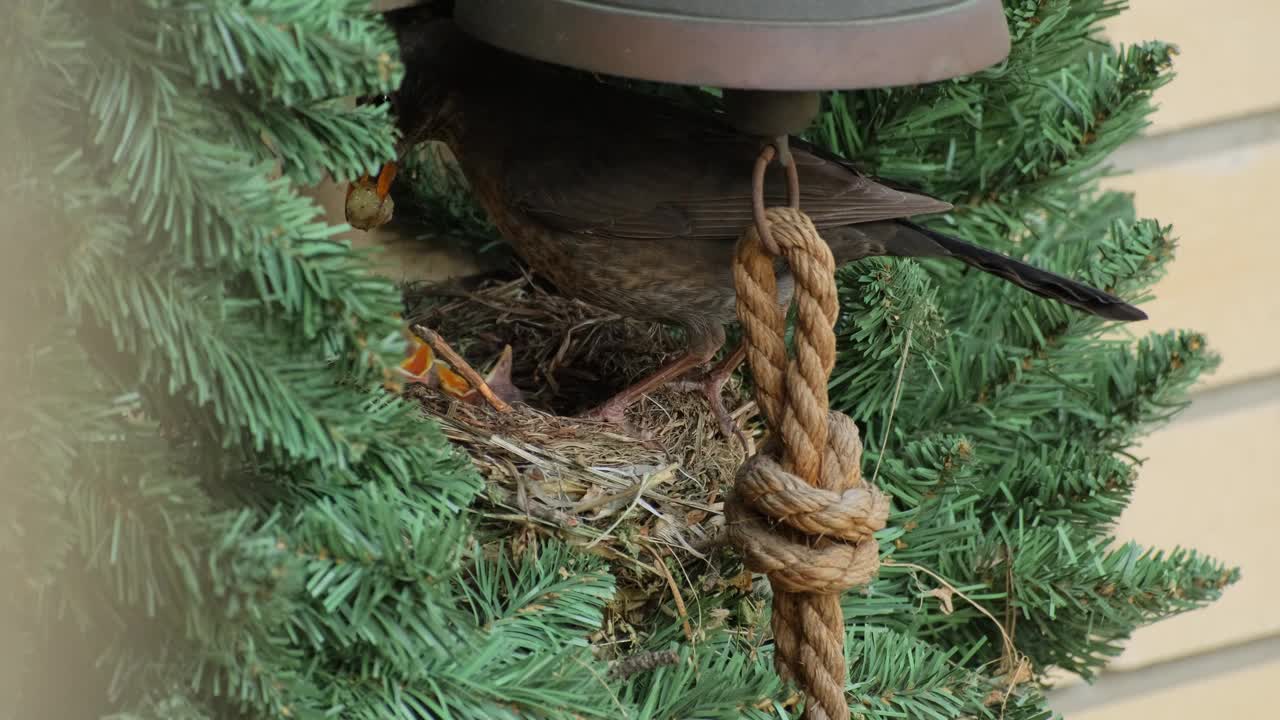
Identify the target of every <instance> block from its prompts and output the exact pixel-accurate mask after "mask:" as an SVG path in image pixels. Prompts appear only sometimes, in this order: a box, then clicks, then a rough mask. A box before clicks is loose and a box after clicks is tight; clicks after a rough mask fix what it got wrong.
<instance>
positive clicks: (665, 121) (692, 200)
mask: <svg viewBox="0 0 1280 720" xmlns="http://www.w3.org/2000/svg"><path fill="white" fill-rule="evenodd" d="M390 19H391V21H392V25H393V27H394V28H395V29H396V31H397V35H398V38H399V41H400V45H401V48H402V56H403V58H404V61H405V66H406V76H405V79H404V82H403V84H402V87H401V89H400V90H399V92H398V93H396V95H395V96H394V97H393V98H392V102H393V111H394V112H395V114H396V116H397V118H398V122H399V124H400V130H401V132H402V133H403V135H404V140H403V141H402V143H401V150H402V151H406V150H407V149H408V148H409V147H410V146H412V145H414V144H416V143H419V142H421V141H423V140H426V139H440V140H443V141H445V142H446V143H447V144H448V145H449V146H450V147H451V148H452V150H453V151H454V153H455V155H456V156H457V157H458V160H459V163H460V165H461V167H462V169H463V171H464V173H465V175H466V176H467V178H468V181H469V183H470V184H471V187H472V189H473V191H474V192H475V193H476V195H477V196H478V198H479V199H480V201H481V203H482V204H483V205H484V207H485V209H486V210H487V211H488V213H489V215H490V216H491V218H492V219H493V220H494V222H495V224H496V225H497V226H498V228H499V230H500V231H501V232H502V234H503V236H504V237H505V238H506V239H507V240H508V241H509V242H510V243H511V244H512V245H513V246H514V247H515V249H516V251H517V252H518V253H519V254H520V255H522V256H523V257H524V259H525V260H526V261H527V262H528V263H529V264H530V265H531V266H532V267H533V268H534V269H535V270H536V271H538V272H541V273H543V274H544V275H547V276H548V277H550V279H551V280H552V281H553V282H554V283H556V285H557V286H558V287H559V288H560V290H561V291H563V292H565V293H566V294H569V295H575V296H579V297H582V298H583V299H586V300H588V301H591V302H594V303H595V304H597V305H600V306H602V307H605V308H608V309H611V310H613V311H615V312H618V313H620V314H623V315H627V316H631V317H636V318H640V319H651V320H659V321H664V322H669V323H676V324H680V325H682V326H684V327H685V328H686V329H688V330H689V332H690V337H691V351H692V352H691V355H696V356H697V357H698V358H706V357H709V356H710V355H711V354H713V353H714V351H715V350H716V349H717V348H718V347H719V346H720V344H722V343H723V337H724V333H723V325H724V324H726V323H728V322H731V321H733V320H734V287H733V279H732V275H731V263H732V256H733V251H734V243H735V241H736V239H737V237H738V236H739V235H740V234H741V233H742V231H743V229H744V228H746V227H747V225H748V224H749V223H750V222H751V218H752V214H751V168H752V165H753V163H754V161H755V158H756V156H757V155H758V154H759V150H760V148H761V145H760V140H759V139H757V138H753V137H749V136H744V135H742V134H740V133H739V132H737V131H735V130H734V129H733V128H732V127H731V126H730V125H729V124H728V123H727V122H726V121H725V119H724V118H723V117H722V116H719V115H716V114H708V113H703V112H698V111H694V110H691V109H687V108H683V107H678V106H675V105H673V104H670V103H667V102H666V101H663V100H660V99H658V98H654V97H651V96H648V95H643V94H640V93H637V92H632V91H629V90H626V89H623V88H619V87H617V86H614V85H609V84H604V83H601V82H598V81H596V80H595V79H593V78H590V77H587V76H585V75H584V74H582V73H576V72H572V71H566V70H563V69H561V68H558V67H555V66H551V65H548V64H544V63H539V62H536V61H532V60H528V59H525V58H520V57H516V56H514V55H510V54H508V53H506V52H503V51H500V50H496V49H493V48H490V47H488V46H484V45H482V44H480V43H479V42H477V41H474V40H471V39H470V38H468V37H466V36H465V35H464V34H463V33H462V32H461V31H460V30H458V29H457V28H456V27H455V26H454V25H453V24H452V22H451V21H449V20H440V19H434V18H426V17H425V16H424V15H423V14H421V13H418V14H414V13H413V12H411V11H401V14H399V15H396V16H394V17H390ZM791 151H792V155H793V157H794V161H795V162H796V164H797V170H798V173H799V178H800V189H801V195H800V207H801V209H802V210H804V212H805V213H807V214H808V215H809V216H810V217H811V218H812V219H813V222H814V224H815V225H816V226H817V227H818V229H819V230H820V231H821V232H822V235H823V237H824V238H826V239H827V241H828V242H829V243H830V245H831V246H832V250H833V254H834V255H835V256H836V259H837V261H838V262H848V261H850V260H854V259H858V258H861V257H869V256H876V255H892V256H908V257H944V258H953V259H956V260H959V261H961V262H964V263H966V264H968V265H971V266H973V267H976V268H978V269H981V270H983V271H985V272H988V273H992V274H994V275H997V276H999V277H1002V278H1004V279H1006V280H1008V281H1010V282H1012V283H1014V284H1016V285H1018V286H1019V287H1022V288H1024V289H1026V290H1029V291H1030V292H1033V293H1036V294H1038V295H1041V296H1044V297H1047V298H1051V299H1053V300H1057V301H1059V302H1063V303H1066V304H1068V305H1070V306H1072V307H1075V308H1078V309H1080V310H1083V311H1085V312H1091V313H1094V314H1096V315H1100V316H1102V317H1106V318H1111V319H1116V320H1135V319H1141V318H1144V317H1145V315H1144V314H1143V313H1142V311H1140V310H1138V309H1137V308H1134V307H1132V306H1131V305H1128V304H1126V303H1124V302H1123V301H1122V300H1120V299H1119V298H1115V297H1113V296H1111V295H1109V294H1107V293H1104V292H1102V291H1100V290H1097V289H1094V288H1091V287H1088V286H1087V285H1084V284H1082V283H1079V282H1076V281H1074V280H1070V279H1068V278H1065V277H1061V276H1059V275H1056V274H1054V273H1050V272H1048V271H1045V270H1040V269H1038V268H1035V267H1032V266H1030V265H1028V264H1026V263H1023V262H1021V261H1018V260H1014V259H1012V258H1008V257H1006V256H1004V255H1000V254H998V253H995V252H992V251H989V250H985V249H983V248H980V247H978V246H976V245H973V244H971V243H967V242H965V241H963V240H960V239H959V238H955V237H951V236H949V235H945V234H943V233H939V232H936V231H934V230H930V229H928V228H925V227H923V226H921V225H918V224H916V223H913V222H910V221H909V220H906V218H909V217H913V216H918V215H927V214H932V213H941V212H945V211H947V210H950V209H951V206H950V205H949V204H948V203H945V202H942V201H940V200H936V199H933V198H930V197H927V196H924V195H919V194H914V193H911V192H905V191H902V190H898V189H894V188H891V187H888V186H886V185H884V184H881V183H878V182H876V181H874V180H873V179H871V178H868V177H866V176H864V175H862V174H860V173H858V172H857V171H856V170H855V169H854V167H853V166H852V165H851V164H850V163H848V162H846V161H844V160H842V159H840V158H838V157H836V156H834V155H832V154H830V153H826V152H824V151H821V150H820V149H818V148H815V147H813V146H811V145H809V144H808V143H805V142H803V141H800V140H799V139H793V140H792V144H791ZM765 198H766V204H769V205H777V204H782V203H783V202H784V201H785V183H784V179H783V176H782V173H781V171H779V170H777V169H776V168H775V169H774V171H773V172H771V173H770V174H769V176H768V179H767V184H766V188H765ZM780 289H781V290H782V291H783V292H784V293H787V292H789V289H790V283H789V280H788V278H787V277H785V275H784V277H782V278H780ZM783 299H785V298H783ZM695 364H696V363H695Z"/></svg>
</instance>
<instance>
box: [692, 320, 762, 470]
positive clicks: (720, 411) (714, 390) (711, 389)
mask: <svg viewBox="0 0 1280 720" xmlns="http://www.w3.org/2000/svg"><path fill="white" fill-rule="evenodd" d="M746 357H747V344H746V343H738V347H736V348H734V350H733V352H731V353H729V354H728V355H726V356H725V358H724V359H723V360H721V361H720V362H719V363H717V364H716V366H715V367H713V368H711V370H710V371H708V372H707V376H706V377H705V378H703V379H702V380H686V381H683V382H680V383H678V384H677V385H676V387H679V388H680V389H681V390H690V391H693V390H696V391H701V392H702V394H704V395H706V396H707V404H709V405H710V406H711V414H712V415H714V416H715V418H716V421H717V422H719V423H720V432H721V433H723V434H724V436H725V437H729V436H730V435H734V436H736V437H737V438H738V440H739V441H740V442H741V443H742V447H743V448H744V449H747V450H748V451H749V450H750V445H749V444H748V443H747V436H746V434H745V433H743V432H742V428H740V427H738V423H736V422H734V420H733V416H732V415H730V414H729V411H728V409H726V408H725V406H724V396H723V394H722V392H723V390H724V384H725V383H726V382H728V381H729V378H731V377H733V372H734V371H735V370H737V369H738V366H739V365H741V364H742V361H743V360H745V359H746Z"/></svg>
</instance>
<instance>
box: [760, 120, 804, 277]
mask: <svg viewBox="0 0 1280 720" xmlns="http://www.w3.org/2000/svg"><path fill="white" fill-rule="evenodd" d="M777 154H778V148H777V147H776V146H775V145H774V144H772V143H771V144H769V145H765V146H764V149H763V150H761V151H760V155H759V156H758V157H757V158H756V165H755V169H754V170H753V171H752V173H751V217H752V219H753V220H755V223H756V232H758V233H759V234H760V243H761V244H762V245H764V249H765V251H766V252H768V253H769V254H770V255H773V256H774V257H780V256H781V255H782V248H780V247H778V243H777V242H775V241H774V239H773V234H772V233H770V232H769V220H768V219H767V218H766V217H765V214H764V176H765V173H766V172H767V171H768V169H769V163H771V162H773V159H774V158H775V157H776V156H777ZM784 169H785V170H786V172H787V204H788V205H789V206H790V207H791V208H792V209H793V210H798V209H799V208H800V171H799V170H797V169H796V163H795V161H794V160H793V161H792V162H789V163H787V164H786V166H785V167H784Z"/></svg>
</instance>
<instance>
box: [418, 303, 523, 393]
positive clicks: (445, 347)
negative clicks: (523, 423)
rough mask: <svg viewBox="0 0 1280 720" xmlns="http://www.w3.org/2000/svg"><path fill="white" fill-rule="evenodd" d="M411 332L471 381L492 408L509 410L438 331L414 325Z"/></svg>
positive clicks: (472, 385)
mask: <svg viewBox="0 0 1280 720" xmlns="http://www.w3.org/2000/svg"><path fill="white" fill-rule="evenodd" d="M413 332H414V334H416V335H417V336H418V337H420V338H422V339H423V340H425V341H426V342H427V343H428V344H429V345H431V347H432V348H434V349H435V351H436V353H437V354H439V355H440V356H441V357H443V358H444V359H445V361H446V362H448V363H449V364H450V365H452V366H453V367H454V368H455V369H456V370H457V371H458V372H459V373H460V374H461V375H462V377H464V378H466V379H467V382H469V383H471V387H473V388H475V389H476V392H478V393H480V396H481V397H483V398H484V399H485V401H486V402H488V403H489V405H490V406H491V407H492V408H493V409H494V410H497V411H498V412H500V413H509V412H511V406H510V405H508V404H507V403H506V401H505V400H503V399H502V398H500V397H498V396H497V395H495V394H494V393H493V389H492V388H490V387H489V383H487V382H485V381H484V378H483V377H480V373H478V372H476V371H475V368H473V367H471V366H470V365H469V364H467V361H466V360H463V359H462V356H461V355H459V354H458V353H457V352H455V351H454V349H453V348H451V347H449V343H447V342H445V340H444V338H442V337H440V333H437V332H436V331H435V330H432V329H431V328H428V327H426V326H424V325H414V326H413Z"/></svg>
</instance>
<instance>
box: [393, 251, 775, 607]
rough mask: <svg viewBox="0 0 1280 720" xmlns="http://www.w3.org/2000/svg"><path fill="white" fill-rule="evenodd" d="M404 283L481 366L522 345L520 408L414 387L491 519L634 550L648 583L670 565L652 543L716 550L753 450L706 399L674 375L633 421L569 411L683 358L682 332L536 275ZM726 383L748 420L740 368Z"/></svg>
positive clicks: (601, 547)
mask: <svg viewBox="0 0 1280 720" xmlns="http://www.w3.org/2000/svg"><path fill="white" fill-rule="evenodd" d="M405 296H406V314H407V318H408V319H409V321H410V323H411V324H422V325H425V326H427V327H429V328H431V329H433V330H435V331H436V332H438V333H439V334H440V335H441V336H442V337H444V338H445V339H446V340H447V341H448V342H449V343H450V344H451V345H452V346H453V347H454V348H455V349H456V350H457V351H458V353H459V354H461V355H462V357H463V358H465V359H466V360H467V362H468V363H471V364H472V365H473V366H474V367H475V368H477V369H479V370H481V371H482V372H483V369H484V368H487V367H488V366H489V365H491V364H492V363H493V362H495V360H496V358H497V357H498V356H499V355H500V354H501V353H502V351H503V349H504V348H505V347H506V346H508V345H510V346H511V347H512V350H513V363H512V366H513V367H512V380H513V381H514V384H515V385H516V386H517V387H518V388H520V390H521V391H522V392H523V393H524V396H525V397H524V402H523V403H518V404H516V405H515V411H514V412H511V413H506V414H501V413H498V412H495V411H493V410H492V409H491V408H489V407H488V406H487V405H472V404H467V403H463V402H459V401H458V400H456V399H455V398H452V397H450V396H448V395H446V394H444V393H442V392H440V391H438V390H434V389H430V388H427V387H425V386H421V385H410V386H409V387H408V388H407V390H406V392H407V394H409V395H410V396H411V397H413V398H414V399H416V400H417V401H418V402H419V403H420V404H421V406H422V408H423V410H424V412H426V413H427V414H428V415H429V416H431V417H433V418H435V419H436V421H437V422H439V424H440V425H441V427H442V428H443V430H444V432H445V434H446V435H447V436H448V437H449V439H450V440H452V441H453V442H455V443H457V444H458V445H460V446H462V447H463V448H464V449H466V450H467V452H468V453H469V454H470V456H471V458H472V460H473V462H474V463H475V465H476V466H477V468H478V469H479V470H480V472H481V473H482V475H483V476H484V477H485V479H486V481H487V484H488V493H487V497H486V502H485V503H483V507H481V508H479V511H480V512H481V513H482V515H483V516H484V517H485V518H486V520H487V521H492V522H500V523H507V524H511V523H515V524H519V525H523V526H525V527H529V528H535V529H537V530H540V531H548V532H551V533H554V534H556V535H558V536H559V537H561V538H562V539H564V540H566V541H568V542H572V543H575V544H579V545H582V546H585V547H587V548H589V549H590V550H591V551H593V552H597V553H599V554H602V555H604V556H606V557H609V558H611V559H613V560H619V561H623V562H622V563H621V564H622V565H626V566H629V567H631V568H632V569H633V570H634V571H636V572H635V576H634V577H633V578H632V580H635V581H642V582H645V583H651V582H652V581H653V580H654V578H653V577H652V575H653V574H655V573H656V574H661V572H662V570H664V569H665V567H662V568H659V567H656V566H653V565H650V564H649V563H648V562H647V560H641V558H645V557H646V556H647V555H649V554H650V553H647V552H644V547H643V546H645V545H647V546H648V548H649V551H650V552H651V553H653V555H654V558H653V559H657V558H658V557H660V555H658V553H665V554H675V555H676V557H677V559H680V558H689V557H692V558H702V559H705V555H706V552H707V551H708V550H709V549H710V548H711V547H712V546H713V545H714V544H716V542H717V538H718V536H719V532H720V529H721V527H722V526H723V517H722V515H721V509H722V506H723V503H722V502H721V493H722V492H723V491H724V490H727V489H728V488H729V487H730V485H731V484H732V482H733V477H734V474H735V473H736V472H737V469H738V467H739V466H740V465H741V464H742V463H743V461H744V460H745V459H746V451H745V450H744V448H743V447H742V445H741V444H740V442H739V441H738V439H737V438H735V437H727V438H726V437H724V436H722V435H721V434H720V432H719V429H718V426H717V423H716V421H715V419H714V417H712V415H711V413H710V410H709V408H708V406H707V402H706V399H705V398H704V397H703V396H702V395H701V394H700V393H698V392H689V391H687V390H683V389H680V388H676V387H668V388H664V389H662V390H659V391H657V392H655V393H654V394H652V395H651V396H649V397H646V398H645V399H643V400H642V401H640V402H638V403H637V404H636V405H635V406H633V407H632V408H631V409H630V410H629V411H628V413H627V421H628V423H629V425H630V427H629V428H619V427H617V426H614V425H610V424H605V423H600V422H595V421H589V420H584V419H580V418H576V417H573V416H572V415H574V414H576V413H578V412H581V411H582V410H584V409H587V408H590V407H592V406H594V405H595V404H597V403H599V402H601V401H603V400H605V399H607V398H608V397H609V396H610V395H612V394H613V393H614V392H617V391H618V390H621V389H622V388H623V387H625V386H626V385H627V384H628V383H630V382H632V381H634V380H636V379H638V378H639V377H640V376H642V375H644V374H647V373H649V372H652V371H653V370H654V369H656V368H657V367H658V366H659V365H660V364H661V363H662V362H664V361H666V360H669V359H671V358H672V357H674V356H675V355H676V354H677V353H678V352H679V351H680V350H681V349H682V343H681V340H680V338H679V337H677V336H675V335H674V334H672V333H670V332H668V331H666V330H665V329H663V328H662V327H661V326H656V325H653V324H649V323H643V322H638V321H633V320H626V319H622V318H620V317H618V316H617V315H613V314H611V313H608V312H606V311H603V310H600V309H599V308H595V307H593V306H591V305H587V304H585V303H582V302H580V301H576V300H569V299H566V298H562V297H559V296H556V295H554V294H551V293H549V292H546V291H545V290H543V289H542V288H540V287H538V285H537V284H536V283H535V282H534V281H533V280H532V279H531V278H529V277H527V276H522V277H517V278H514V279H494V278H487V279H478V280H477V279H472V280H470V281H463V282H461V283H453V284H443V285H415V286H410V287H408V288H407V289H406V293H405ZM724 394H725V402H726V406H727V407H728V408H730V410H731V411H733V412H734V415H735V418H736V419H737V420H738V422H739V423H740V424H744V423H745V421H746V420H747V419H748V418H749V417H750V416H751V415H752V414H753V413H754V409H755V405H754V403H752V402H749V401H748V398H746V397H744V395H745V393H743V388H742V385H741V383H740V381H738V380H737V379H735V380H732V381H730V382H729V383H728V384H727V385H726V387H725V389H724ZM735 409H736V410H735ZM748 435H749V436H750V433H748ZM659 564H661V563H659ZM681 564H682V565H684V566H685V567H687V563H684V562H682V563H681ZM645 575H649V577H648V578H645V577H644V576H645ZM620 579H621V578H620ZM654 589H657V588H654Z"/></svg>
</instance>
